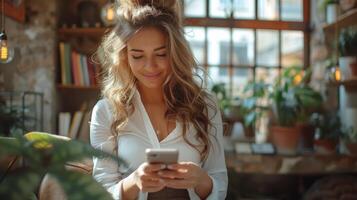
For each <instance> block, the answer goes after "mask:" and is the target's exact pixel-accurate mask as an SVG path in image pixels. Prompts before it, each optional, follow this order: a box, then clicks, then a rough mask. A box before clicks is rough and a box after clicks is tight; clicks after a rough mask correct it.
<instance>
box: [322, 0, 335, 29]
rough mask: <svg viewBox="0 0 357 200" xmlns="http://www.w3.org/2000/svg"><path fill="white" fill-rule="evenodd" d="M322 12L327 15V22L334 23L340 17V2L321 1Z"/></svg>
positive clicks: (331, 0)
mask: <svg viewBox="0 0 357 200" xmlns="http://www.w3.org/2000/svg"><path fill="white" fill-rule="evenodd" d="M320 11H321V12H322V13H325V17H326V22H327V23H328V24H330V23H334V22H335V21H336V20H337V17H338V11H339V4H338V0H322V1H320Z"/></svg>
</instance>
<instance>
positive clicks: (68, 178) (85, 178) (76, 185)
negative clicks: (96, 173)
mask: <svg viewBox="0 0 357 200" xmlns="http://www.w3.org/2000/svg"><path fill="white" fill-rule="evenodd" d="M51 175H52V176H54V177H55V178H56V179H57V180H58V181H59V183H60V184H61V186H62V188H63V190H64V191H65V192H66V194H67V197H68V200H88V199H101V200H107V199H108V200H112V196H111V195H110V194H109V193H108V192H107V190H106V189H104V188H103V186H102V185H101V184H100V183H98V182H96V181H95V180H94V179H93V177H92V176H91V175H85V174H81V173H78V172H74V171H63V172H60V171H58V172H57V173H56V174H51Z"/></svg>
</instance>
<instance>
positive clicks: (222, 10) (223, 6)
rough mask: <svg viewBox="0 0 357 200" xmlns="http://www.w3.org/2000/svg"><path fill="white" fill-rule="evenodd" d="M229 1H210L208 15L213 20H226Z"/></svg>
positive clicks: (230, 8)
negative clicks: (213, 18)
mask: <svg viewBox="0 0 357 200" xmlns="http://www.w3.org/2000/svg"><path fill="white" fill-rule="evenodd" d="M231 4H232V3H231V0H210V5H209V15H210V17H215V18H227V17H229V16H230V13H231V10H232V5H231Z"/></svg>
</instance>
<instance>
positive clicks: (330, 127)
mask: <svg viewBox="0 0 357 200" xmlns="http://www.w3.org/2000/svg"><path fill="white" fill-rule="evenodd" d="M311 122H312V124H313V125H314V127H315V137H316V139H315V142H314V148H315V151H316V152H317V153H322V154H333V153H335V152H336V146H337V144H338V141H339V138H340V137H341V136H342V135H344V133H343V129H342V125H341V121H340V117H339V116H338V115H337V114H336V113H334V112H325V113H314V114H313V115H312V116H311Z"/></svg>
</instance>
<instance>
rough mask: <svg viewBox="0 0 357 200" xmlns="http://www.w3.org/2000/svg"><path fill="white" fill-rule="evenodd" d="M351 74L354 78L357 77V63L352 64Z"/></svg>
mask: <svg viewBox="0 0 357 200" xmlns="http://www.w3.org/2000/svg"><path fill="white" fill-rule="evenodd" d="M350 68H351V72H352V76H353V77H357V62H355V63H351V64H350Z"/></svg>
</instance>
